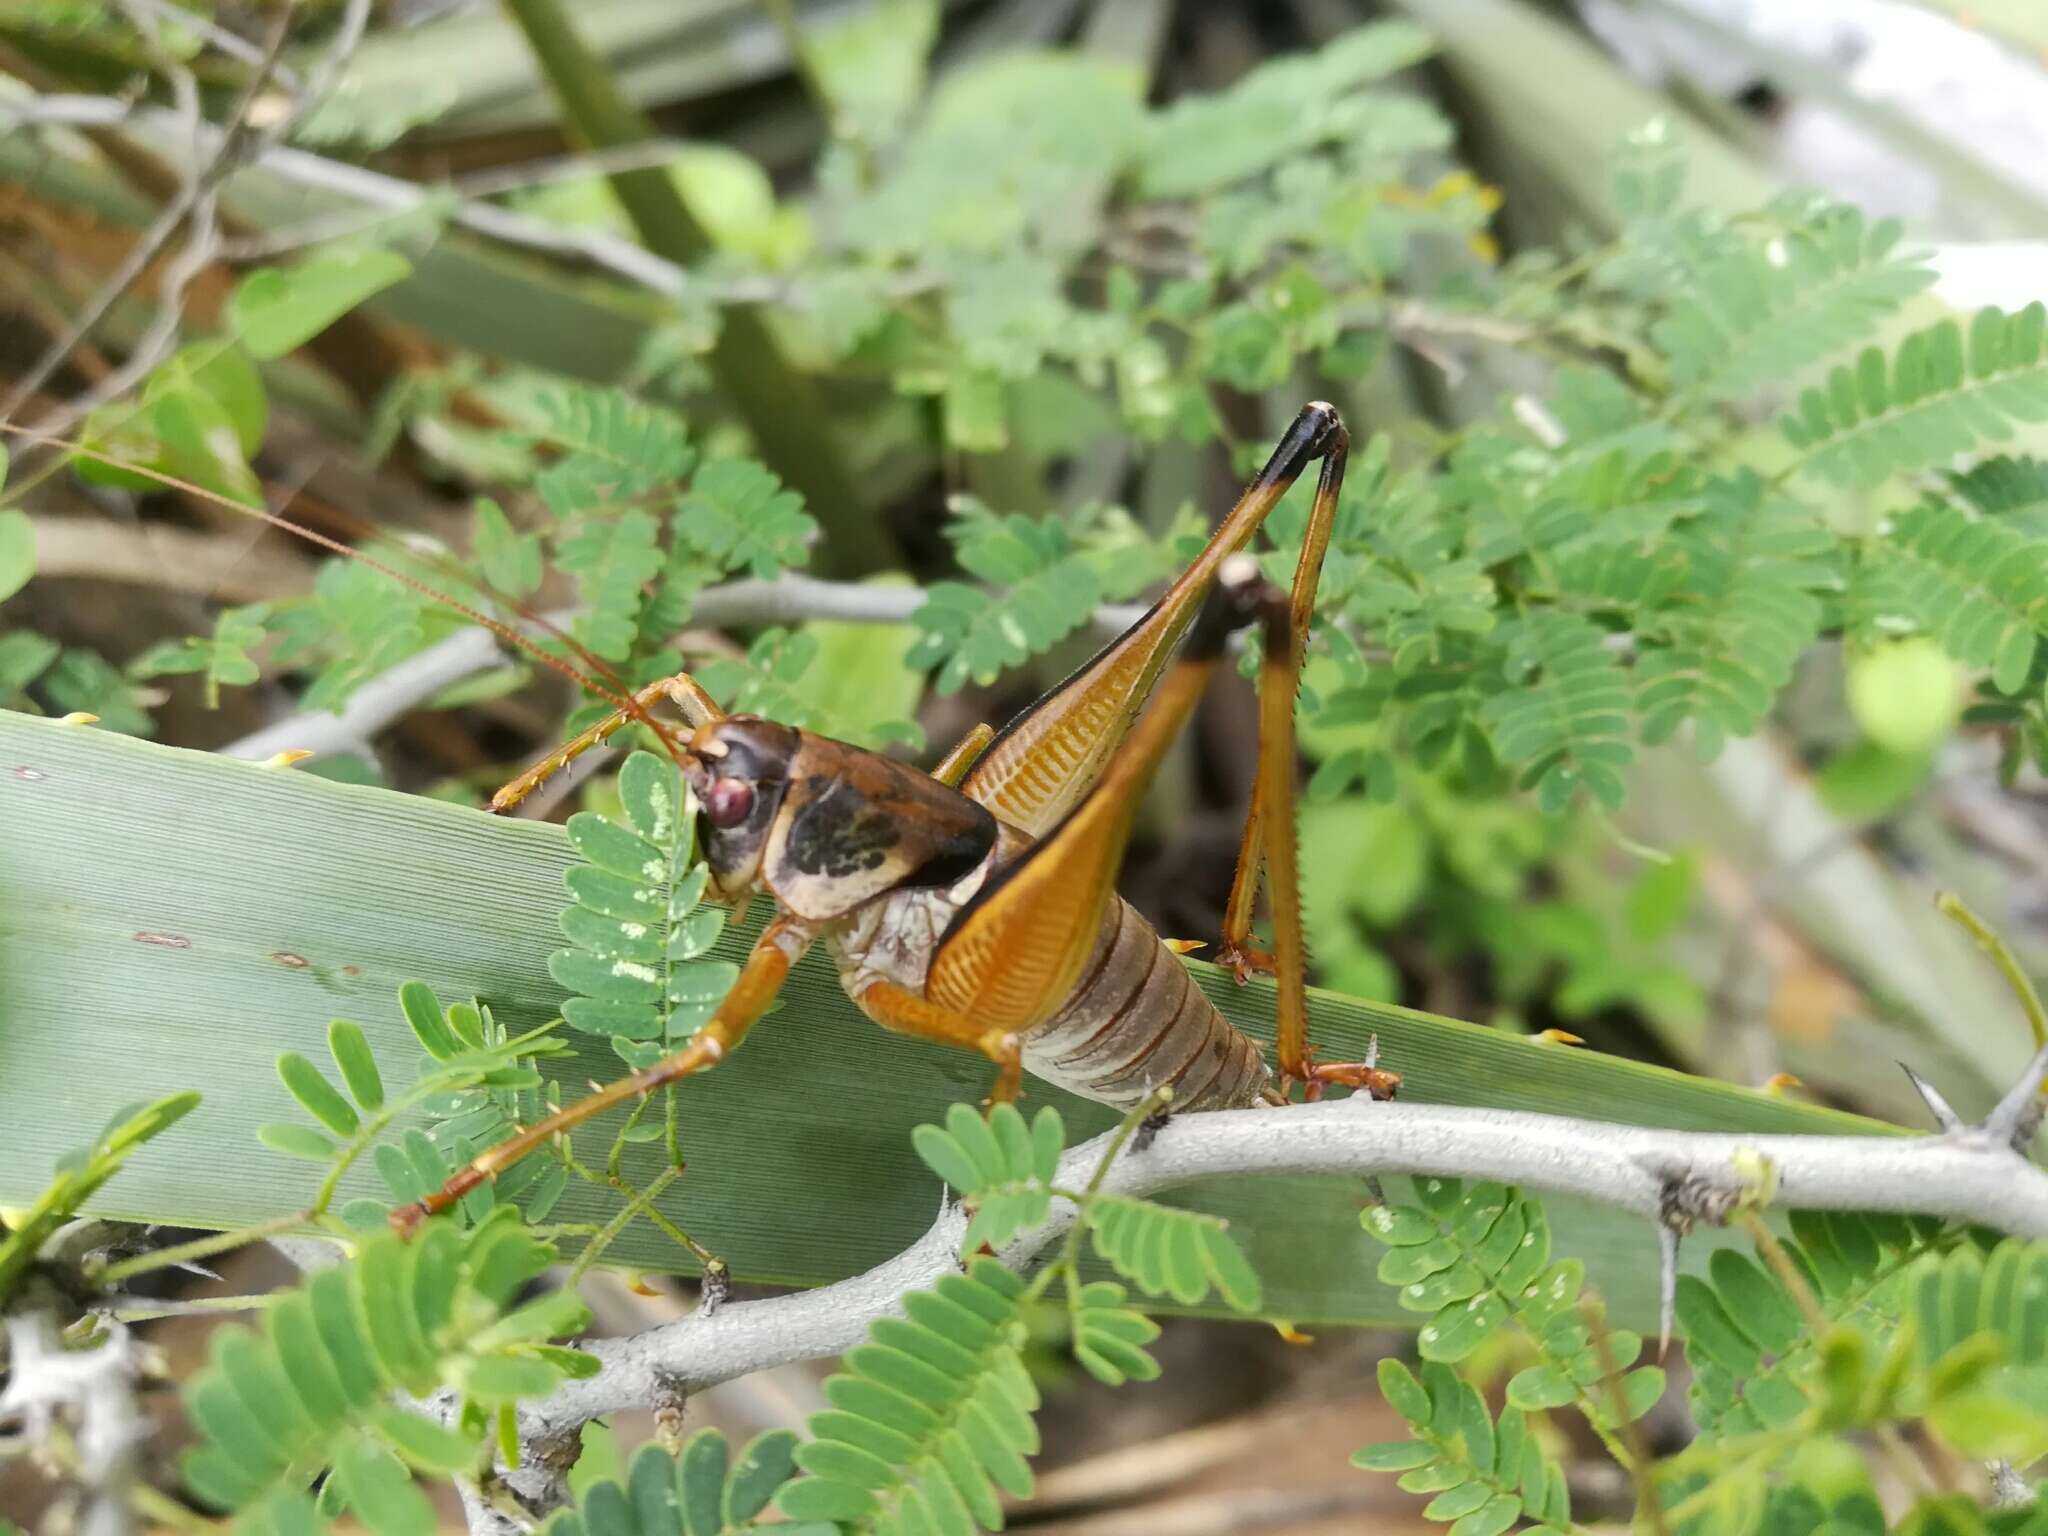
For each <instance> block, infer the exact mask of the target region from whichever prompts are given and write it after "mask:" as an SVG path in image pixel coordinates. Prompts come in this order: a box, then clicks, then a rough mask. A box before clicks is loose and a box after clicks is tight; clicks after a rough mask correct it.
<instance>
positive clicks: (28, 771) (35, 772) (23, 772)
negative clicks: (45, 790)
mask: <svg viewBox="0 0 2048 1536" xmlns="http://www.w3.org/2000/svg"><path fill="white" fill-rule="evenodd" d="M14 776H15V777H16V778H17V779H19V780H21V782H22V783H24V784H40V783H42V782H43V780H45V779H47V778H48V777H49V775H48V774H47V773H44V772H43V771H42V769H40V768H31V767H29V765H28V764H27V763H23V764H22V765H21V766H20V767H19V768H17V769H15V770H14Z"/></svg>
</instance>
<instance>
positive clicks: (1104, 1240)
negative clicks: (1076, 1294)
mask: <svg viewBox="0 0 2048 1536" xmlns="http://www.w3.org/2000/svg"><path fill="white" fill-rule="evenodd" d="M1065 1135H1066V1132H1065V1128H1064V1127H1063V1126H1062V1125H1061V1123H1060V1117H1059V1111H1057V1110H1055V1109H1053V1108H1052V1107H1051V1106H1050V1105H1047V1106H1046V1107H1045V1108H1044V1109H1041V1110H1040V1111H1039V1112H1038V1114H1037V1116H1036V1118H1035V1119H1034V1120H1033V1121H1032V1122H1031V1124H1030V1126H1029V1127H1028V1128H1027V1127H1026V1126H1025V1123H1024V1117H1023V1116H1022V1115H1021V1114H1019V1113H1018V1112H1017V1109H1016V1106H1014V1105H1010V1104H999V1105H997V1106H995V1108H993V1109H992V1110H991V1111H990V1112H989V1115H988V1118H987V1119H986V1120H984V1119H983V1118H982V1117H981V1116H980V1115H978V1114H976V1113H975V1112H974V1110H973V1109H971V1108H970V1107H969V1106H967V1105H965V1104H955V1105H954V1106H953V1107H952V1108H951V1109H950V1110H948V1111H947V1113H946V1125H945V1129H943V1130H941V1129H940V1128H939V1127H938V1126H935V1125H921V1126H919V1127H918V1128H917V1129H916V1130H915V1131H914V1132H913V1133H912V1137H913V1144H914V1145H915V1146H916V1148H917V1154H918V1156H919V1157H921V1158H923V1159H924V1161H925V1164H926V1166H928V1167H929V1168H930V1169H931V1170H932V1171H933V1172H934V1173H936V1174H938V1175H939V1177H940V1178H942V1179H944V1180H945V1181H946V1182H947V1183H948V1184H951V1185H952V1186H953V1187H954V1189H956V1190H958V1191H959V1193H960V1197H961V1198H962V1199H963V1200H965V1201H966V1202H967V1203H968V1204H969V1205H970V1206H971V1207H972V1208H973V1210H974V1216H973V1218H972V1220H970V1221H969V1223H968V1227H967V1232H966V1234H965V1236H964V1237H963V1238H962V1240H961V1249H962V1251H963V1252H967V1253H972V1252H975V1251H976V1250H978V1249H979V1248H980V1247H981V1246H982V1245H983V1244H987V1245H988V1246H990V1247H997V1248H999V1247H1001V1246H1002V1245H1003V1244H1004V1243H1007V1242H1008V1241H1009V1240H1010V1239H1011V1238H1013V1237H1015V1236H1016V1235H1017V1233H1019V1232H1021V1231H1023V1230H1024V1229H1025V1228H1027V1227H1033V1226H1037V1225H1038V1224H1039V1223H1040V1222H1042V1221H1044V1220H1045V1218H1046V1215H1047V1214H1048V1212H1049V1211H1050V1210H1051V1206H1052V1201H1053V1198H1054V1197H1055V1196H1059V1197H1062V1198H1065V1199H1068V1200H1071V1201H1073V1202H1074V1203H1075V1204H1076V1205H1077V1206H1078V1207H1079V1219H1080V1221H1081V1222H1082V1224H1083V1225H1084V1226H1085V1227H1086V1228H1087V1230H1088V1233H1089V1235H1090V1236H1091V1238H1092V1239H1093V1241H1094V1245H1095V1251H1096V1252H1097V1253H1099V1254H1100V1255H1101V1256H1102V1257H1103V1258H1104V1259H1105V1260H1106V1261H1107V1262H1108V1263H1109V1264H1110V1266H1111V1267H1112V1268H1114V1269H1115V1270H1116V1272H1117V1273H1118V1274H1120V1275H1122V1276H1123V1277H1124V1278H1125V1279H1126V1280H1129V1281H1131V1282H1132V1283H1133V1284H1135V1285H1137V1286H1138V1287H1139V1288H1140V1289H1142V1290H1144V1291H1145V1292H1146V1293H1147V1294H1149V1295H1152V1296H1162V1297H1171V1298H1172V1299H1173V1300H1175V1301H1178V1302H1180V1303H1181V1304H1182V1305H1183V1306H1193V1305H1195V1304H1196V1303H1197V1302H1199V1301H1200V1300H1201V1299H1202V1298H1203V1297H1204V1296H1206V1295H1208V1294H1209V1292H1210V1290H1211V1289H1214V1290H1215V1291H1216V1292H1217V1294H1219V1295H1220V1296H1222V1297H1223V1299H1224V1300H1225V1301H1227V1302H1228V1303H1229V1304H1230V1305H1231V1306H1232V1307H1234V1308H1236V1309H1237V1310H1239V1311H1242V1312H1254V1311H1257V1310H1258V1306H1259V1298H1260V1288H1259V1277H1258V1275H1257V1273H1256V1272H1255V1271H1254V1270H1253V1269H1252V1267H1251V1266H1250V1264H1248V1263H1247V1262H1246V1261H1245V1257H1244V1253H1243V1251H1242V1250H1241V1249H1239V1248H1238V1246H1237V1244H1236V1243H1235V1242H1234V1241H1232V1239H1231V1238H1230V1236H1229V1234H1228V1230H1227V1229H1228V1227H1229V1225H1230V1224H1229V1223H1228V1222H1226V1221H1224V1220H1223V1218H1222V1217H1220V1216H1211V1215H1208V1214H1206V1213H1205V1212H1201V1211H1183V1210H1179V1209H1177V1208H1175V1207H1173V1206H1170V1205H1160V1204H1159V1203H1157V1202H1156V1201H1152V1200H1139V1199H1136V1198H1134V1197H1132V1196H1129V1195H1113V1194H1105V1193H1103V1192H1101V1191H1100V1190H1097V1189H1086V1190H1079V1191H1070V1190H1065V1189H1062V1188H1060V1187H1058V1186H1057V1185H1056V1184H1054V1182H1053V1180H1054V1178H1055V1176H1056V1175H1057V1173H1058V1170H1059V1160H1060V1151H1061V1148H1062V1146H1063V1145H1064V1142H1065Z"/></svg>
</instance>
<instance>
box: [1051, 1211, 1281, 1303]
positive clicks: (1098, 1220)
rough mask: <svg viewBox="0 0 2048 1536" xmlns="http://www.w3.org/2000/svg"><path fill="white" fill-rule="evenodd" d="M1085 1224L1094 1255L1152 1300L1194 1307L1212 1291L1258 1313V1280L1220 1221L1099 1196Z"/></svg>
mask: <svg viewBox="0 0 2048 1536" xmlns="http://www.w3.org/2000/svg"><path fill="white" fill-rule="evenodd" d="M1087 1219H1088V1227H1089V1232H1090V1235H1091V1237H1092V1238H1093V1240H1094V1244H1095V1251H1096V1252H1097V1253H1099V1254H1101V1255H1102V1257H1103V1258H1105V1259H1107V1260H1108V1261H1109V1263H1110V1264H1111V1266H1112V1267H1114V1268H1115V1270H1116V1272H1117V1273H1118V1274H1120V1275H1122V1276H1123V1277H1124V1278H1125V1279H1127V1280H1130V1281H1132V1282H1134V1283H1135V1284H1136V1285H1138V1286H1140V1287H1141V1288H1142V1289H1144V1290H1145V1291H1147V1292H1149V1293H1150V1294H1151V1295H1154V1296H1171V1297H1172V1298H1173V1299H1174V1300H1175V1301H1177V1302H1179V1303H1180V1304H1181V1305H1182V1306H1193V1305H1194V1304H1195V1303H1196V1302H1198V1301H1200V1300H1201V1299H1202V1298H1203V1297H1204V1296H1206V1295H1208V1294H1209V1291H1210V1288H1211V1287H1212V1286H1213V1287H1214V1288H1215V1289H1216V1290H1217V1291H1218V1293H1219V1294H1221V1295H1222V1296H1223V1298H1224V1299H1225V1300H1226V1301H1228V1302H1229V1303H1230V1304H1231V1305H1232V1306H1234V1307H1237V1308H1239V1309H1241V1310H1244V1311H1254V1310H1256V1309H1257V1307H1258V1305H1259V1279H1258V1276H1257V1275H1256V1274H1255V1273H1253V1271H1252V1268H1251V1265H1250V1264H1249V1263H1247V1262H1246V1260H1245V1257H1244V1255H1243V1253H1242V1252H1240V1251H1239V1249H1238V1247H1237V1245H1236V1243H1235V1242H1233V1241H1232V1240H1231V1238H1230V1235H1229V1233H1228V1232H1227V1231H1226V1230H1225V1229H1226V1227H1227V1226H1228V1225H1229V1223H1227V1222H1225V1221H1224V1220H1222V1219H1221V1218H1220V1217H1216V1216H1210V1215H1207V1214H1205V1213H1203V1212H1200V1211H1184V1210H1180V1209H1177V1208H1176V1207H1173V1206H1169V1205H1158V1204H1155V1203H1154V1202H1152V1201H1150V1200H1138V1199H1133V1198H1131V1197H1130V1196H1126V1195H1100V1194H1098V1195H1093V1196H1091V1197H1090V1198H1089V1201H1088V1212H1087Z"/></svg>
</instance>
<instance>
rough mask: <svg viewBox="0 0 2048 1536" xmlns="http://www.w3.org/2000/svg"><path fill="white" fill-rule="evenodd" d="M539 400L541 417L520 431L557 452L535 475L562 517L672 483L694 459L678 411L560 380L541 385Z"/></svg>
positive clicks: (539, 487) (527, 438)
mask: <svg viewBox="0 0 2048 1536" xmlns="http://www.w3.org/2000/svg"><path fill="white" fill-rule="evenodd" d="M536 406H537V414H538V418H539V419H538V420H537V421H535V422H533V423H532V424H531V426H530V427H529V428H528V430H527V431H526V432H524V433H521V434H519V436H521V437H522V438H523V439H524V440H525V441H528V442H535V443H541V444H545V445H547V446H548V447H549V448H551V449H553V450H554V451H555V452H556V453H557V454H558V457H557V458H556V459H555V461H554V462H553V463H552V464H550V465H549V466H548V467H547V468H546V469H544V470H542V471H541V472H540V473H539V474H538V475H537V476H536V477H535V480H534V485H535V488H536V489H537V490H539V492H540V493H541V497H542V499H543V500H545V501H546V502H547V504H548V509H549V510H550V511H551V512H553V513H554V514H555V515H556V516H557V517H576V516H580V515H582V514H584V513H587V512H591V511H595V510H598V509H600V508H602V507H605V506H610V505H614V504H617V503H619V502H621V501H624V500H626V499H627V498H630V497H632V496H636V495H639V494H640V493H642V492H644V491H650V490H653V489H655V488H656V487H658V486H663V485H668V484H672V483H674V482H676V481H680V480H681V479H683V478H684V477H685V476H686V475H688V474H689V473H690V471H691V469H692V468H693V467H694V466H695V465H696V462H697V451H696V449H695V448H693V447H692V446H691V444H690V438H689V433H688V431H687V429H685V427H684V426H683V423H682V420H681V418H679V417H677V416H675V415H674V414H673V413H671V412H669V411H666V410H663V409H662V408H661V407H660V406H657V405H651V404H649V403H647V402H645V401H641V400H635V399H633V398H632V397H631V396H629V395H625V394H623V393H621V392H619V391H618V390H610V389H596V388H593V387H590V386H587V385H569V386H561V387H557V388H553V389H549V390H546V391H543V392H542V393H541V394H540V395H539V397H538V399H537V401H536Z"/></svg>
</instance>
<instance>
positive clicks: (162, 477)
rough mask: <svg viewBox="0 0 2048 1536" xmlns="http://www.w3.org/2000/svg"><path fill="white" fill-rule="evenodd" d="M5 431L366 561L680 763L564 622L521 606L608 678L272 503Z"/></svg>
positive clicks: (668, 741) (669, 742) (22, 430)
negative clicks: (657, 743) (622, 715)
mask: <svg viewBox="0 0 2048 1536" xmlns="http://www.w3.org/2000/svg"><path fill="white" fill-rule="evenodd" d="M0 432H6V433H8V434H9V435H11V436H14V437H19V438H23V439H26V440H27V441H29V442H33V443H41V444H43V445H44V446H45V447H50V448H57V449H61V450H62V451H64V452H66V453H69V454H72V455H74V456H75V457H78V458H83V459H91V460H93V461H94V462H95V463H99V464H105V465H107V466H108V467H109V468H111V469H119V470H125V471H126V472H127V473H129V474H131V475H140V476H142V477H143V478H144V479H145V480H154V481H156V482H157V483H158V484H159V485H163V486H167V487H170V488H171V489H173V490H179V491H183V492H184V493H185V494H186V495H188V496H197V497H199V498H200V499H201V500H202V501H208V502H212V503H213V504H214V505H216V506H221V507H226V508H227V509H229V510H230V511H233V512H239V513H242V514H243V515H245V516H248V517H254V518H257V519H260V520H261V521H263V522H266V523H268V524H270V525H271V526H272V527H273V528H281V529H283V530H284V531H285V532H287V533H291V534H296V535H297V536H298V537H299V538H301V539H304V540H305V541H306V542H307V543H309V544H315V545H318V546H319V547H320V548H321V549H325V550H328V551H329V552H331V553H333V554H336V555H340V556H342V557H343V558H344V559H349V560H356V561H360V562H361V563H362V564H364V565H366V566H368V567H369V568H370V569H371V570H373V571H376V572H378V573H379V574H380V575H383V576H388V577H390V578H391V579H392V580H393V581H395V582H397V583H399V584H400V585H401V586H404V587H408V588H410V589H411V590H412V591H414V592H417V593H419V594H420V595H421V596H422V597H424V598H426V599H428V600H429V601H430V602H435V603H439V604H440V605H441V606H442V607H444V608H446V609H448V610H449V611H450V612H451V613H455V614H459V615H460V616H461V617H463V618H465V619H467V620H469V621H470V623H472V624H475V625H477V626H478V627H480V628H483V629H487V630H489V631H490V632H491V633H492V634H494V635H496V636H497V637H498V638H499V639H500V640H503V641H504V642H505V643H506V644H507V645H510V646H512V647H513V648H514V649H516V650H519V651H523V652H525V653H526V654H527V655H529V656H531V657H533V658H534V659H535V660H536V661H539V662H541V663H542V664H543V665H545V666H548V667H551V668H553V669H554V670H555V671H557V672H559V673H561V674H562V676H564V677H566V678H568V679H569V680H570V681H571V682H573V683H575V684H576V685H577V686H578V687H581V688H587V689H588V690H589V691H590V692H592V693H594V694H597V695H598V696H599V697H600V698H602V699H604V700H606V701H607V702H608V703H610V704H613V705H616V706H617V707H618V708H619V709H621V710H623V711H625V712H626V713H627V714H629V715H631V716H632V717H633V718H634V719H636V720H638V721H639V722H640V723H641V724H643V725H645V726H646V727H647V728H648V729H650V730H651V731H653V732H654V734H655V735H656V736H657V737H659V738H660V740H661V744H662V747H663V748H664V749H665V750H666V751H667V752H668V754H669V756H670V757H672V758H674V759H675V760H676V761H677V762H681V761H682V758H683V748H682V744H681V743H680V742H678V741H677V740H676V737H675V734H674V732H672V731H670V730H669V728H668V727H667V726H665V725H663V724H662V723H661V722H660V721H659V720H657V719H655V718H654V716H653V714H652V713H651V712H649V710H648V709H647V708H646V706H644V705H643V704H641V703H640V702H639V700H637V699H636V698H634V697H633V693H632V690H631V689H630V688H628V687H627V686H626V683H625V681H624V679H622V678H620V677H619V676H618V674H617V673H616V672H614V671H613V670H612V669H611V668H610V667H609V666H608V665H606V663H605V662H604V660H603V658H601V657H599V656H597V655H595V654H594V653H592V652H591V650H590V649H589V648H588V647H587V646H585V645H583V644H582V643H581V642H580V641H578V640H576V639H575V638H574V637H573V636H570V635H568V634H565V633H564V632H563V631H562V630H561V629H560V628H559V627H558V626H556V625H554V624H551V623H549V622H548V621H547V620H546V619H544V618H541V617H539V616H538V615H535V614H531V613H528V612H526V611H525V610H524V609H518V612H519V616H520V617H521V618H522V619H524V620H526V621H527V622H529V623H532V624H536V625H538V626H539V627H540V628H542V629H545V630H547V631H548V632H549V633H550V634H552V635H554V636H555V637H556V638H557V639H559V640H560V641H561V642H562V643H563V644H564V645H566V646H568V647H569V648H570V649H571V650H572V651H574V652H575V653H576V655H577V656H578V658H579V659H581V660H582V661H583V662H584V663H585V664H586V665H588V666H589V667H591V668H592V670H593V671H594V672H596V673H599V674H602V676H603V678H604V679H605V680H603V681H600V679H599V677H596V676H592V675H591V674H590V673H586V672H583V671H580V670H578V669H577V668H576V667H575V666H574V665H572V664H571V663H570V662H568V661H566V660H565V659H563V658H562V657H560V656H557V655H554V654H553V653H552V652H550V651H547V650H544V649H542V648H541V646H539V645H538V644H536V643H535V641H534V640H533V638H532V637H531V636H530V635H526V634H523V633H522V632H521V631H520V630H518V629H517V628H515V627H514V626H512V625H510V624H507V623H506V622H505V621H504V620H502V619H494V618H492V617H491V616H490V615H489V614H487V613H484V612H483V611H482V610H480V609H477V608H474V607H471V606H470V605H469V604H467V603H465V602H462V601H461V600H460V599H458V598H453V597H450V596H449V595H448V594H447V593H445V592H442V591H440V590H438V589H436V588H435V587H432V586H430V585H429V584H428V583H426V582H424V581H421V580H420V579H419V578H418V577H417V576H413V575H410V574H408V573H407V572H405V571H401V570H399V569H398V568H397V567H396V566H394V565H392V564H390V563H389V562H387V561H384V560H380V559H378V558H377V557H376V556H375V555H369V554H365V553H364V552H363V551H362V550H360V549H357V548H355V547H354V546H353V545H350V544H344V543H342V542H341V540H339V539H336V538H332V537H330V536H329V535H327V534H324V533H322V532H320V530H319V529H317V528H309V527H307V526H306V525H305V524H304V523H301V522H297V521H295V520H294V519H292V518H289V517H285V516H283V515H282V514H280V513H276V512H272V511H271V510H270V509H269V508H268V507H252V506H250V505H248V504H247V503H246V502H240V501H236V500H234V499H233V498H232V497H229V496H223V495H221V494H220V493H219V492H218V491H213V490H209V489H207V488H206V487H205V486H203V485H195V484H194V483H193V482H192V481H190V480H181V479H179V478H178V477H177V476H176V475H167V474H165V473H164V472H163V471H161V470H156V469H147V468H144V467H143V466H142V465H139V464H130V463H128V462H126V461H125V460H122V459H117V458H115V457H113V456H112V455H110V454H105V453H101V452H99V451H98V450H97V449H94V448H88V447H86V446H85V445H84V444H83V443H76V442H72V441H71V440H70V439H68V438H62V437H51V436H49V435H48V434H46V433H42V432H36V431H32V430H30V429H28V428H26V427H16V426H10V425H7V424H5V423H0ZM423 558H424V557H423ZM430 563H433V564H435V565H437V567H438V568H440V569H441V570H442V571H443V573H444V574H449V575H459V576H460V577H461V578H462V579H463V580H465V581H468V582H469V583H470V584H471V585H473V586H475V585H481V584H480V583H477V582H476V580H475V578H473V577H471V576H470V575H469V573H468V572H467V571H464V570H463V569H462V568H461V567H460V566H459V565H456V564H455V563H454V562H453V561H448V562H445V563H442V562H430ZM492 595H493V596H495V597H497V598H498V600H499V601H501V602H505V603H506V605H507V606H508V607H513V608H517V606H518V605H517V604H514V603H511V602H510V601H509V600H508V599H506V598H504V597H503V596H502V594H496V593H493V594H492Z"/></svg>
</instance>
